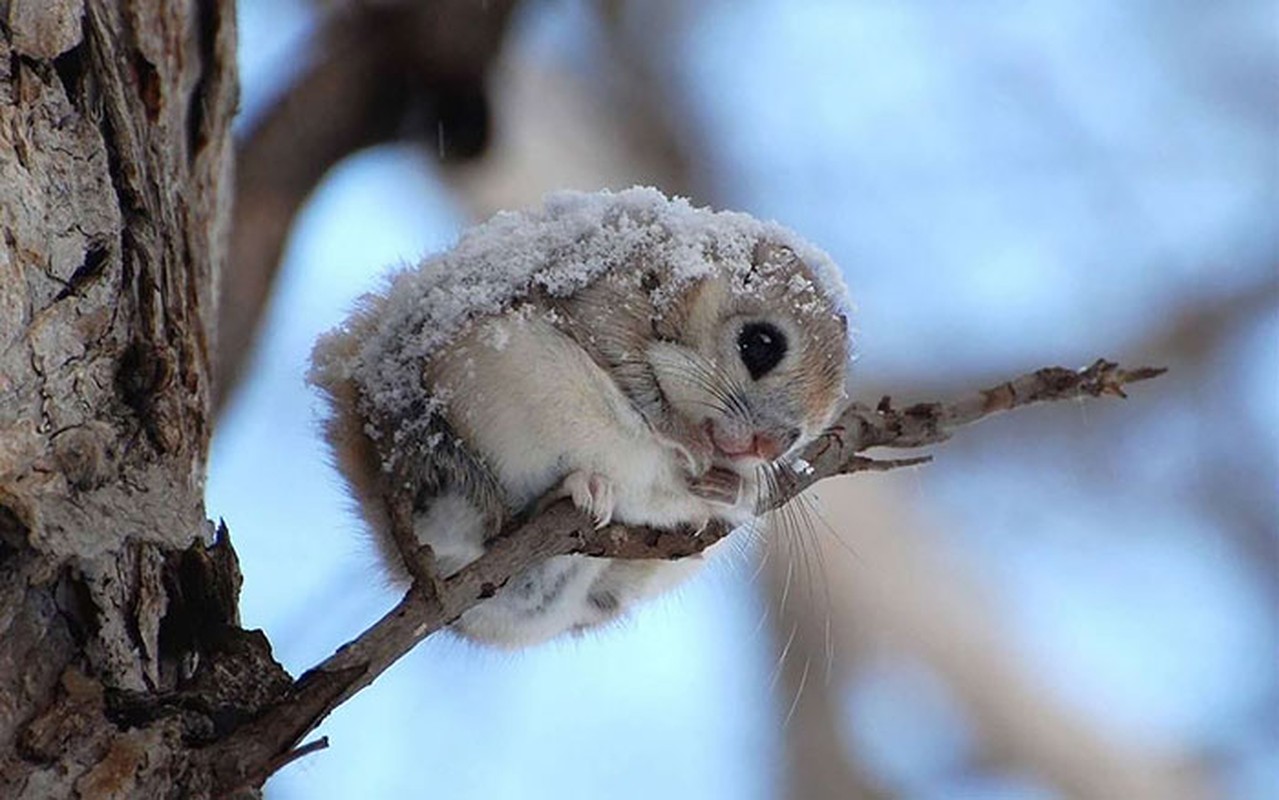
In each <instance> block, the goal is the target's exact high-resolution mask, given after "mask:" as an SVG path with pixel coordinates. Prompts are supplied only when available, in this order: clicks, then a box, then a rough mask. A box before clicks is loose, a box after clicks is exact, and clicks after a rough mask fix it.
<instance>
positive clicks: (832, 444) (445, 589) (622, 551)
mask: <svg viewBox="0 0 1279 800" xmlns="http://www.w3.org/2000/svg"><path fill="white" fill-rule="evenodd" d="M1163 372H1164V370H1162V369H1153V368H1147V367H1142V368H1139V369H1135V370H1125V369H1122V368H1120V367H1119V366H1118V365H1117V364H1114V363H1112V362H1109V361H1105V360H1098V361H1096V362H1095V363H1093V364H1092V365H1091V366H1089V367H1087V368H1085V369H1082V370H1078V371H1076V370H1069V369H1064V368H1061V367H1048V368H1045V369H1040V370H1036V371H1035V372H1032V373H1029V374H1027V375H1023V376H1021V377H1019V378H1016V379H1014V380H1011V381H1007V382H1005V383H1002V384H1000V385H998V386H995V387H992V388H990V389H986V390H983V391H981V392H978V393H976V394H974V395H972V396H970V397H964V398H960V399H958V400H955V401H952V402H948V403H918V404H915V405H912V406H909V407H907V408H904V409H901V410H898V409H895V408H893V406H892V401H891V400H890V399H889V398H887V397H885V398H884V399H883V400H881V401H880V402H879V403H878V404H877V405H876V406H875V407H874V408H871V407H869V406H866V405H863V404H861V403H852V404H850V405H849V406H848V407H847V408H846V409H845V411H844V412H843V413H842V414H841V415H840V418H839V420H838V421H837V424H836V426H834V427H833V428H832V429H831V432H830V433H829V434H828V435H827V436H825V437H823V438H822V439H819V440H818V441H816V442H814V443H813V444H812V445H811V446H810V447H809V450H808V451H807V452H806V453H805V454H804V462H805V464H806V466H804V468H803V469H801V470H800V471H799V472H797V474H796V477H795V479H794V480H793V481H791V482H790V483H789V485H786V486H784V487H782V490H781V492H780V493H779V495H778V496H776V497H774V498H770V501H769V507H770V508H776V507H778V506H781V505H782V504H784V503H786V502H787V501H789V500H790V499H791V498H793V497H794V496H795V495H797V494H799V493H800V492H802V491H803V490H804V489H806V488H808V487H809V486H811V485H812V484H814V483H816V482H817V481H819V480H821V479H822V478H826V477H829V476H832V475H841V474H848V473H853V472H863V471H868V470H877V469H883V468H884V467H885V466H888V467H893V466H903V465H909V464H916V463H920V461H921V460H920V459H903V460H899V461H896V462H881V461H876V460H873V459H869V458H867V457H865V456H862V455H859V453H861V452H862V451H864V450H867V449H869V448H872V447H899V448H915V447H924V446H927V445H930V444H936V443H939V442H943V441H945V440H946V439H948V438H950V436H951V435H952V434H953V433H954V431H955V430H956V429H958V428H960V427H963V426H965V425H971V424H972V423H974V422H977V421H979V420H982V419H985V418H987V417H990V416H993V415H995V414H998V413H1000V412H1003V411H1010V410H1012V409H1014V408H1020V407H1022V406H1027V405H1031V404H1035V403H1043V402H1051V401H1061V400H1075V399H1081V398H1085V397H1100V396H1103V395H1112V396H1116V397H1125V396H1126V395H1125V394H1124V387H1125V386H1127V385H1128V384H1131V383H1136V382H1138V381H1143V380H1147V379H1149V378H1153V377H1155V376H1157V375H1160V374H1162V373H1163ZM728 533H729V529H728V527H727V526H726V525H723V524H722V523H712V524H711V525H710V526H709V527H708V528H706V529H705V530H702V531H700V532H694V531H692V530H679V531H658V530H653V529H651V528H632V527H628V526H625V525H609V526H607V527H605V528H602V529H598V530H597V529H596V528H595V527H594V524H593V522H592V521H591V520H590V519H589V518H588V517H587V516H586V515H584V514H582V513H581V512H579V511H578V510H577V509H576V508H574V507H573V505H572V504H571V503H570V502H569V501H567V500H561V501H559V502H556V503H554V504H552V505H550V506H549V507H547V508H546V509H545V510H544V511H543V512H542V513H540V514H538V515H537V516H536V517H534V518H533V519H531V520H527V521H524V522H517V523H515V524H513V525H512V526H510V527H508V528H507V529H506V530H504V531H502V532H501V533H500V534H498V535H497V536H496V537H495V538H494V539H493V540H491V541H490V542H489V547H488V550H487V551H486V552H485V553H484V555H483V556H481V557H480V558H479V559H477V560H476V561H475V562H473V563H472V564H471V565H469V566H468V567H466V568H465V569H463V570H462V571H461V572H458V573H457V574H455V575H453V576H451V577H449V578H448V579H446V580H440V581H432V583H433V584H435V585H434V586H432V587H426V588H423V587H422V586H421V581H420V579H419V581H416V582H415V583H414V585H413V586H412V587H411V588H410V589H409V591H408V592H407V593H406V594H405V595H404V598H403V599H402V600H400V602H399V604H398V605H396V607H395V608H394V609H392V610H391V611H390V612H389V613H388V614H387V615H386V616H384V617H383V618H382V619H380V620H379V621H378V622H377V623H375V624H374V625H373V626H372V627H370V628H369V629H368V630H366V631H365V632H364V633H362V634H360V635H359V636H358V637H356V638H355V639H354V640H352V641H350V642H348V643H346V644H344V645H342V646H341V647H340V648H338V650H337V652H335V653H334V654H333V655H332V656H330V657H329V658H328V659H326V660H325V661H324V662H322V663H320V664H319V665H317V666H316V667H314V668H312V669H310V670H308V671H307V672H306V673H305V674H303V675H302V676H301V677H300V678H298V679H297V680H296V681H295V682H294V683H293V686H292V687H291V688H290V690H289V691H288V692H287V693H286V694H285V696H284V698H283V699H282V700H280V701H279V702H278V703H276V704H275V705H274V706H273V707H271V708H270V709H269V710H267V711H266V712H265V713H263V714H262V715H261V716H259V717H258V718H257V719H256V720H254V721H253V722H251V723H249V724H247V725H245V726H244V727H243V728H241V729H240V730H238V731H236V732H235V733H233V734H232V735H231V736H229V737H228V738H227V739H225V740H223V741H222V742H220V743H219V744H217V745H214V746H212V747H210V748H209V754H208V755H209V758H210V759H211V764H212V766H213V769H214V770H215V774H216V776H217V779H218V783H219V785H220V786H221V787H222V788H223V790H224V791H231V790H234V789H236V788H239V787H242V786H244V785H246V784H248V785H258V784H260V783H261V782H263V781H265V780H266V778H267V777H269V775H270V773H271V772H272V771H274V768H277V767H278V765H280V764H281V763H283V762H281V761H280V757H281V755H283V754H286V753H288V752H289V751H291V750H292V749H293V748H294V746H295V745H296V744H297V743H298V742H299V741H301V739H302V737H304V736H305V735H306V734H307V733H309V732H310V731H311V730H313V729H314V728H315V726H317V725H319V724H320V722H321V721H323V719H324V718H325V717H326V716H328V714H329V713H330V712H331V711H333V709H335V708H337V707H338V706H339V705H341V704H342V703H343V702H345V701H346V700H347V699H348V698H350V697H351V696H352V695H354V694H355V693H356V692H358V691H360V690H361V689H363V688H364V687H365V686H368V685H369V684H370V683H372V682H373V681H374V680H375V679H376V678H377V677H378V676H379V675H381V674H382V672H384V671H385V670H386V669H387V668H388V667H390V666H391V665H392V664H394V663H395V662H396V661H397V660H399V658H400V657H401V656H403V655H404V654H405V653H407V652H408V651H409V650H411V649H412V648H413V647H414V646H415V645H416V644H417V643H418V642H420V641H422V640H423V639H425V638H426V637H427V636H430V635H431V634H432V633H435V632H436V631H438V630H440V629H442V628H445V627H447V626H448V625H449V624H451V623H452V622H453V621H455V620H456V619H457V618H458V617H459V616H461V614H462V613H463V612H464V611H466V610H467V609H468V608H471V607H472V606H474V605H476V604H477V603H479V602H480V601H482V600H485V599H487V598H490V597H492V596H493V595H494V594H495V593H496V592H497V591H498V589H499V588H501V587H502V585H503V584H505V583H506V581H508V580H509V579H510V578H511V576H512V575H515V574H516V573H518V572H519V571H520V570H522V569H524V568H525V567H527V566H529V565H531V564H536V563H538V562H540V561H543V560H545V559H547V558H551V557H553V556H560V555H569V554H573V553H578V554H582V555H587V556H596V557H602V558H623V559H677V558H685V557H687V556H691V555H694V554H696V553H700V552H701V551H703V550H705V549H706V548H708V547H710V546H711V545H713V544H715V543H716V542H718V541H719V540H720V539H722V538H724V537H725V536H726V535H728Z"/></svg>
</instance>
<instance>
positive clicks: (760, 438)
mask: <svg viewBox="0 0 1279 800" xmlns="http://www.w3.org/2000/svg"><path fill="white" fill-rule="evenodd" d="M751 452H752V453H754V454H755V455H756V456H758V457H759V458H762V459H764V460H765V461H772V460H773V459H775V458H777V457H778V456H780V455H781V454H782V453H783V452H785V448H783V447H782V445H781V443H780V442H778V441H777V440H776V439H774V438H773V437H772V436H769V435H768V434H764V433H757V434H755V438H754V439H752V440H751Z"/></svg>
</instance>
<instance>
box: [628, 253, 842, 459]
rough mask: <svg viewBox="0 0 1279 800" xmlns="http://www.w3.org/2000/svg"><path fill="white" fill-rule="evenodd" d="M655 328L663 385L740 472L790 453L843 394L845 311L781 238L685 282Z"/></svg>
mask: <svg viewBox="0 0 1279 800" xmlns="http://www.w3.org/2000/svg"><path fill="white" fill-rule="evenodd" d="M656 332H657V333H658V334H659V336H658V339H657V340H656V341H654V342H652V343H651V344H650V345H649V347H648V352H647V360H648V362H649V364H650V365H651V366H652V369H653V371H654V373H655V374H656V376H657V380H658V384H659V385H660V386H661V389H662V393H663V394H664V395H665V396H666V398H667V400H668V402H669V403H670V405H671V407H672V408H673V410H674V411H675V412H676V413H678V414H679V415H681V416H682V417H684V420H685V422H687V423H689V424H690V427H692V428H694V429H696V430H699V431H701V432H703V434H704V435H705V436H706V437H707V440H708V442H709V443H710V444H711V445H712V446H713V447H714V450H715V460H716V461H717V462H718V463H720V464H721V465H722V466H725V467H729V468H731V469H733V470H734V471H736V472H739V473H742V474H750V473H751V472H753V471H754V470H756V469H757V468H759V467H761V466H763V465H766V464H769V463H772V462H777V461H784V460H787V459H790V458H793V457H794V456H795V455H797V454H798V453H799V451H800V450H801V449H802V448H803V447H804V446H805V445H807V444H808V443H809V442H811V441H812V440H813V439H814V438H815V437H817V436H818V435H820V434H821V433H822V432H823V431H824V430H825V429H826V427H827V426H828V425H829V424H830V423H831V421H832V419H833V418H834V415H835V413H836V412H837V410H838V407H839V404H840V401H841V399H842V398H843V397H844V380H845V375H846V371H847V366H848V361H849V342H848V323H847V318H846V317H845V316H844V313H843V311H842V310H841V308H840V307H839V301H838V300H837V299H834V298H832V297H830V296H829V295H828V294H827V289H826V288H825V287H824V286H823V285H822V283H821V281H820V280H819V279H818V277H817V276H816V275H815V274H814V273H813V270H812V269H811V268H810V267H809V266H808V265H807V264H805V263H804V261H803V260H802V259H801V258H800V257H799V256H797V255H796V254H795V253H794V252H793V251H792V250H791V249H789V248H787V247H785V246H782V245H778V244H775V243H771V242H767V241H765V242H761V243H760V244H759V245H758V246H756V248H755V251H754V254H753V257H752V258H751V260H750V263H749V264H747V265H743V266H741V267H737V268H728V267H724V268H721V269H719V270H716V271H715V273H714V274H713V275H712V276H711V277H708V278H706V279H704V280H702V281H700V282H699V283H697V284H695V285H693V286H691V287H689V289H688V293H687V294H686V295H685V296H684V297H683V298H682V299H681V301H680V302H678V303H676V304H675V307H674V308H672V309H671V311H670V313H669V314H667V315H665V316H664V317H663V318H662V319H661V320H659V321H658V322H657V323H656Z"/></svg>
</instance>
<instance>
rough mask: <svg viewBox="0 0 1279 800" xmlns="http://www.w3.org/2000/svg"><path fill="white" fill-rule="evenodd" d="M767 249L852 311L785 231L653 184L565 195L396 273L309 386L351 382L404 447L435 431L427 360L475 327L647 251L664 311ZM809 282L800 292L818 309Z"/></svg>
mask: <svg viewBox="0 0 1279 800" xmlns="http://www.w3.org/2000/svg"><path fill="white" fill-rule="evenodd" d="M760 241H768V242H772V243H775V244H777V245H780V246H783V247H786V248H789V249H790V250H791V251H792V252H794V253H795V255H797V256H799V257H800V258H801V259H803V260H804V262H805V263H806V264H807V265H808V266H809V267H810V269H811V270H812V272H813V274H814V275H815V276H816V277H817V279H818V283H819V287H818V288H819V290H820V293H821V294H822V295H824V296H825V299H826V300H827V301H833V302H834V304H835V305H836V306H838V307H846V305H847V304H846V300H845V298H846V296H847V295H846V289H845V287H844V283H843V279H842V278H841V276H840V274H839V270H838V269H837V268H836V267H835V265H834V264H833V263H832V262H831V260H830V258H829V257H828V256H827V255H826V254H825V253H824V252H822V251H821V250H819V249H817V248H816V247H814V246H812V245H810V244H809V243H807V242H805V241H804V240H802V239H801V238H800V237H798V236H797V235H795V234H794V233H792V232H791V231H789V230H787V229H786V228H784V227H782V226H781V225H778V224H776V223H773V222H762V221H760V220H757V219H755V218H753V217H751V216H749V215H747V214H743V213H736V212H725V211H720V212H715V211H711V210H710V209H707V208H696V207H694V206H692V205H691V204H690V203H689V202H688V201H687V200H685V199H683V198H667V197H666V196H665V195H663V194H662V193H661V192H659V191H658V190H656V189H652V188H643V187H636V188H632V189H628V190H625V191H621V192H608V191H604V192H596V193H584V192H556V193H553V194H550V195H548V196H547V197H546V198H545V200H544V204H543V207H542V208H541V209H536V210H530V211H521V212H500V213H498V214H496V215H495V216H493V217H492V218H490V219H489V220H488V221H487V222H484V223H482V224H480V225H477V226H475V227H473V228H471V229H470V230H468V231H466V232H465V233H463V234H462V236H461V237H460V238H459V240H458V242H457V244H456V245H455V246H454V247H453V248H452V249H451V250H449V251H447V252H444V253H441V254H438V255H435V256H432V257H430V258H427V259H426V260H425V261H423V262H422V263H421V264H420V265H418V266H416V267H411V268H408V269H404V270H401V271H399V272H398V273H396V274H393V275H392V276H391V277H390V279H389V283H388V285H387V287H386V289H385V291H383V292H381V293H379V294H375V295H370V296H367V297H365V298H364V299H363V300H362V301H361V305H360V310H359V311H357V312H356V313H355V314H353V315H352V316H351V318H350V319H348V320H347V321H346V322H345V323H344V324H343V325H342V326H340V327H338V328H336V329H334V330H333V331H330V332H329V333H327V334H325V335H324V336H323V337H321V339H320V341H319V342H318V343H317V344H316V348H315V352H314V354H313V366H312V371H311V375H310V379H311V381H312V382H313V383H316V384H317V385H321V386H327V387H330V388H331V387H333V386H334V385H336V384H337V383H338V382H339V381H344V380H353V381H354V382H355V383H356V385H357V386H359V388H360V390H361V396H362V397H363V401H364V403H366V404H367V405H368V406H369V407H368V408H365V409H364V411H365V412H369V411H372V410H376V411H377V412H378V413H377V414H376V415H371V416H376V417H377V418H381V419H397V420H400V428H399V429H397V430H396V431H395V432H394V435H395V438H396V440H397V441H398V440H399V439H400V438H401V437H402V436H412V435H413V434H414V432H413V431H409V430H405V429H404V426H405V425H406V424H408V425H411V423H409V422H408V421H409V420H410V419H419V420H421V421H422V424H426V420H425V419H424V417H425V416H427V415H426V414H423V413H422V412H423V410H424V404H425V406H426V407H427V408H432V407H436V408H437V407H438V405H439V402H440V399H439V398H428V397H425V396H424V394H425V393H424V392H423V387H422V384H421V369H422V364H423V363H424V362H425V361H426V360H427V359H428V358H429V357H430V356H431V354H432V353H434V352H436V351H437V350H439V349H440V348H442V347H443V346H445V345H447V344H448V343H450V342H451V341H453V340H454V339H455V338H456V337H457V336H458V335H459V334H461V333H462V332H463V330H464V329H465V327H466V325H467V323H468V322H470V321H471V320H474V319H477V318H481V317H485V316H490V315H493V314H498V313H501V312H503V311H506V310H508V309H510V308H511V307H512V306H513V305H514V304H515V303H516V302H518V301H519V300H520V299H522V298H524V297H527V296H528V295H529V294H530V293H531V292H533V291H535V290H538V291H544V292H547V293H549V294H551V295H553V296H568V295H571V294H573V293H574V292H576V291H578V290H580V289H582V288H583V287H585V286H587V285H588V284H589V283H591V282H592V281H593V280H594V279H595V278H597V277H598V276H599V275H601V274H603V273H605V272H606V271H608V270H611V269H614V268H616V267H618V266H619V265H624V264H628V263H634V260H635V256H637V255H640V254H642V255H643V256H644V258H645V259H646V260H649V261H653V262H661V263H664V264H665V265H667V267H668V268H669V270H670V275H671V278H672V280H669V281H667V282H666V283H665V284H664V285H662V286H661V287H660V288H659V289H658V290H657V291H656V292H654V300H655V301H656V302H657V303H658V306H659V307H661V306H663V305H664V304H665V303H666V302H669V301H670V300H672V299H674V297H675V296H677V295H678V293H679V291H680V289H681V287H682V286H685V285H687V284H688V283H691V282H693V281H696V280H698V279H699V278H702V277H705V276H706V275H708V274H709V273H710V272H711V271H712V270H713V269H714V266H713V264H712V261H715V262H718V263H720V264H725V265H729V266H734V265H736V266H738V267H739V268H745V267H748V266H749V265H750V262H751V259H752V254H753V253H754V250H755V247H756V245H757V243H759V242H760ZM799 280H800V281H801V282H802V285H794V284H793V285H792V286H791V287H790V288H791V290H792V291H793V292H796V293H797V294H798V293H803V294H805V295H806V296H807V298H809V301H810V302H812V301H817V302H820V301H821V299H822V298H821V297H819V296H818V294H817V292H814V291H812V289H813V287H812V286H811V284H810V283H809V282H808V281H805V280H803V279H802V278H801V279H799ZM662 293H665V294H662ZM797 299H798V297H797ZM493 344H494V345H495V346H497V347H499V348H500V347H501V346H502V345H504V344H505V343H504V342H497V341H495V342H494V343H493ZM423 432H424V431H423ZM370 433H371V434H372V433H373V431H370ZM382 433H385V431H383V432H382Z"/></svg>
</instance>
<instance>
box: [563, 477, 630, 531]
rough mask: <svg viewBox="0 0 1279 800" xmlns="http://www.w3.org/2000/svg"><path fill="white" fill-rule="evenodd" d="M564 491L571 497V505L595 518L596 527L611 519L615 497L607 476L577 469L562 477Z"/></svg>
mask: <svg viewBox="0 0 1279 800" xmlns="http://www.w3.org/2000/svg"><path fill="white" fill-rule="evenodd" d="M564 492H565V493H566V494H567V495H568V496H569V497H571V498H573V505H575V506H577V507H578V508H579V509H581V510H582V511H583V512H585V513H587V514H589V515H590V516H591V518H592V519H594V520H595V527H596V529H599V528H603V527H604V526H605V525H607V524H608V523H610V522H612V521H613V508H614V506H615V505H616V504H617V498H616V497H615V495H614V492H613V481H612V479H611V478H609V477H608V476H606V475H601V474H600V473H598V472H588V471H586V470H578V471H577V472H574V473H571V474H570V475H569V476H568V477H567V478H565V479H564Z"/></svg>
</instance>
